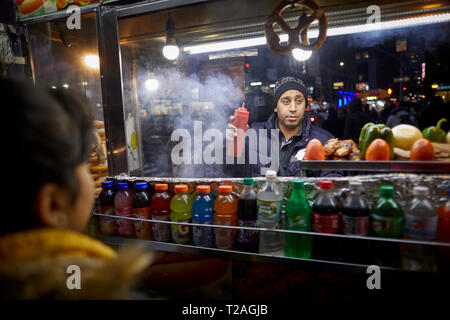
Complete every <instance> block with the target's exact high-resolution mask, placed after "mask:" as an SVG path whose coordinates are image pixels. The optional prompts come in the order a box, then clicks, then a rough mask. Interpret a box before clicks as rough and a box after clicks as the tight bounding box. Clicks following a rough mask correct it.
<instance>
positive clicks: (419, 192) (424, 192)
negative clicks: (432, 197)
mask: <svg viewBox="0 0 450 320" xmlns="http://www.w3.org/2000/svg"><path fill="white" fill-rule="evenodd" d="M429 194H430V192H429V190H428V188H427V187H423V186H417V187H414V189H413V195H414V196H428V195H429Z"/></svg>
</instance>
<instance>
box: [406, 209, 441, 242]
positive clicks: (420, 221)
mask: <svg viewBox="0 0 450 320" xmlns="http://www.w3.org/2000/svg"><path fill="white" fill-rule="evenodd" d="M437 222H438V216H436V217H427V218H420V217H414V216H412V215H409V214H405V236H406V237H408V238H414V239H424V240H433V239H436V232H437Z"/></svg>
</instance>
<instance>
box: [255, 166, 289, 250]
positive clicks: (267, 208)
mask: <svg viewBox="0 0 450 320" xmlns="http://www.w3.org/2000/svg"><path fill="white" fill-rule="evenodd" d="M276 178H277V173H276V172H275V171H273V170H268V171H267V172H266V182H265V183H264V184H263V185H262V187H261V188H260V189H259V191H258V194H257V196H256V203H257V208H258V218H257V222H256V225H257V226H258V227H259V228H267V229H280V228H281V202H282V200H283V191H282V189H281V187H280V186H279V185H278V183H277V179H276ZM259 253H263V254H271V255H280V256H283V255H284V234H283V233H281V232H270V231H262V232H261V233H260V236H259Z"/></svg>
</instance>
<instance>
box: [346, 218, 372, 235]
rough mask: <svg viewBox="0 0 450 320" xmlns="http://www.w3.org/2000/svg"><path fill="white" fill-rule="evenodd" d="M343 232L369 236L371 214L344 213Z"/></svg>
mask: <svg viewBox="0 0 450 320" xmlns="http://www.w3.org/2000/svg"><path fill="white" fill-rule="evenodd" d="M341 228H342V233H343V234H351V235H355V236H367V235H368V234H369V229H370V221H369V216H364V217H353V216H348V215H344V214H343V215H342V226H341Z"/></svg>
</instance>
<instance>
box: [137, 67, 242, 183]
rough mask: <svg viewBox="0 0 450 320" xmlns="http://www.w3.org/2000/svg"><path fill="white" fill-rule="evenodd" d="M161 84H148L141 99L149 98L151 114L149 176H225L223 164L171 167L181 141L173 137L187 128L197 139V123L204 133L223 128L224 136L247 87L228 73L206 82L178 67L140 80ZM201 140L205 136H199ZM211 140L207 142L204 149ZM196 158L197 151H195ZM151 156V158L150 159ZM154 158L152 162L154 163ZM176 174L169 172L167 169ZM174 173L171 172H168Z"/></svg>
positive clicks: (145, 125) (145, 126)
mask: <svg viewBox="0 0 450 320" xmlns="http://www.w3.org/2000/svg"><path fill="white" fill-rule="evenodd" d="M149 79H154V80H151V81H153V82H154V81H155V80H156V81H157V82H158V84H159V85H158V88H157V89H156V90H153V91H150V90H148V89H147V88H146V86H145V85H141V87H140V89H139V90H140V96H143V97H145V99H144V100H145V104H146V109H147V112H148V115H147V116H146V117H143V118H141V126H142V135H143V139H142V141H143V146H144V148H143V149H144V164H145V165H146V167H147V168H148V169H149V170H147V169H146V170H145V174H146V175H151V176H157V175H163V176H165V175H167V174H169V175H172V176H174V177H185V178H189V177H221V176H223V173H222V167H221V166H220V165H206V164H198V165H171V164H170V163H168V162H170V161H171V159H170V152H171V149H172V147H173V146H174V145H176V144H177V143H178V142H171V141H170V136H171V133H172V132H173V130H175V129H186V130H187V131H189V132H190V133H191V139H192V145H193V144H194V143H193V139H194V130H193V129H194V128H193V125H194V121H202V130H203V133H205V131H206V130H207V129H212V128H214V129H219V130H221V131H222V132H223V133H224V137H225V128H226V126H227V124H228V122H229V120H228V118H229V116H230V115H232V114H233V112H234V109H236V108H237V107H238V106H240V104H241V103H242V101H243V97H244V92H243V88H240V87H238V86H237V85H236V84H235V83H234V82H233V80H232V79H231V78H230V77H229V76H227V75H224V74H220V73H219V74H215V75H214V76H207V77H206V78H205V79H204V81H200V79H199V78H198V77H197V76H196V75H185V74H183V73H182V72H180V71H179V70H176V69H174V68H161V69H157V70H155V71H154V72H153V73H145V74H142V75H140V76H139V77H138V83H140V84H145V83H148V80H149ZM149 135H158V136H159V140H160V141H159V143H157V140H158V139H153V140H152V139H149ZM195 138H196V139H201V138H202V137H200V136H198V137H195ZM208 143H209V141H205V142H204V143H203V150H204V149H205V146H206V145H208ZM191 153H192V155H194V150H193V149H192V150H191ZM148 156H150V157H148ZM150 159H151V160H150ZM171 166H172V168H173V172H171V173H170V172H169V173H167V170H166V172H165V170H163V167H167V168H170V167H171ZM168 171H170V170H168Z"/></svg>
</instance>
